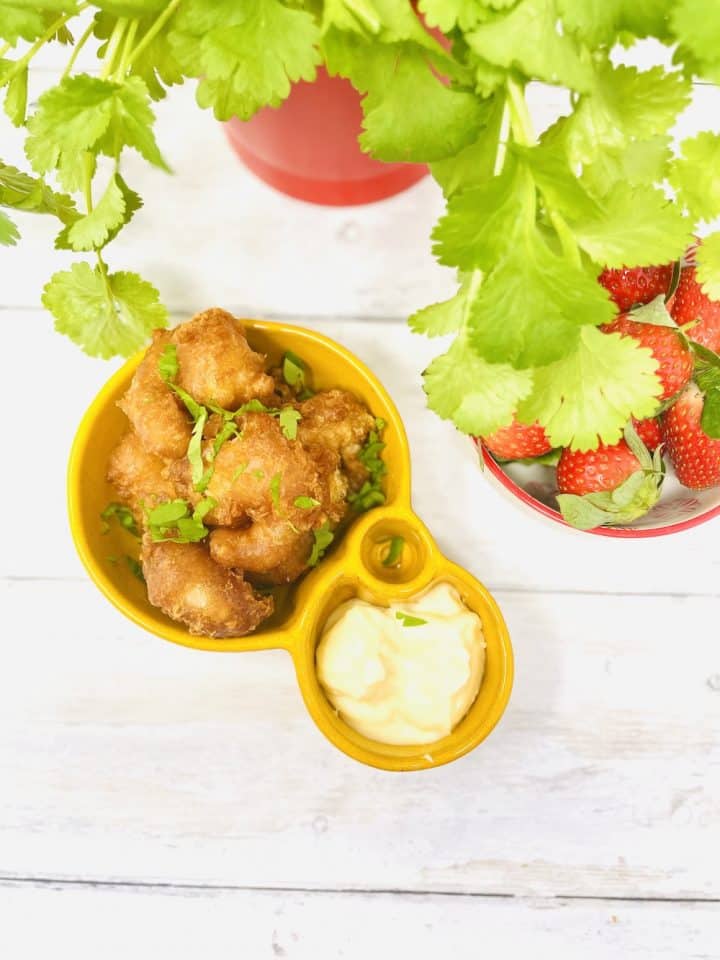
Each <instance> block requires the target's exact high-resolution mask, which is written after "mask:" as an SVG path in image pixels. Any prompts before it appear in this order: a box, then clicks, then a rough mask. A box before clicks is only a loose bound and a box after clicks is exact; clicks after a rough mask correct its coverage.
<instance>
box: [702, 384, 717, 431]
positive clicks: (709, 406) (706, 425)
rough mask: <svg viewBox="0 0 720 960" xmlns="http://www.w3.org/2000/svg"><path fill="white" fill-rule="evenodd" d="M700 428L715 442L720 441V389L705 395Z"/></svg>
mask: <svg viewBox="0 0 720 960" xmlns="http://www.w3.org/2000/svg"><path fill="white" fill-rule="evenodd" d="M700 426H701V427H702V429H703V432H704V433H706V434H707V435H708V437H711V438H712V439H713V440H720V387H715V388H714V389H713V390H709V391H708V392H707V393H706V394H705V401H704V403H703V411H702V416H701V418H700Z"/></svg>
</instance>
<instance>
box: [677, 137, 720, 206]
mask: <svg viewBox="0 0 720 960" xmlns="http://www.w3.org/2000/svg"><path fill="white" fill-rule="evenodd" d="M681 151H682V155H681V156H680V157H678V158H677V159H676V160H675V161H674V162H673V163H672V165H671V168H670V182H671V183H672V185H673V186H674V187H675V189H676V190H677V194H678V199H679V200H680V202H681V203H683V204H684V205H685V206H686V207H687V208H688V209H689V210H690V212H691V213H692V214H693V216H694V217H695V218H696V219H698V220H712V219H714V218H715V217H718V216H720V136H718V135H717V134H715V133H709V132H706V133H700V134H698V136H696V137H693V138H692V139H690V140H684V141H683V143H682V145H681Z"/></svg>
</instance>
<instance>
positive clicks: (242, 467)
mask: <svg viewBox="0 0 720 960" xmlns="http://www.w3.org/2000/svg"><path fill="white" fill-rule="evenodd" d="M249 466H250V464H248V463H241V464H240V466H239V467H238V468H237V470H236V471H235V472H234V473H233V475H232V477H230V483H231V484H233V483H235V481H236V480H237V478H238V477H239V476H241V475H242V474H243V473H245V471H246V470H247V468H248V467H249Z"/></svg>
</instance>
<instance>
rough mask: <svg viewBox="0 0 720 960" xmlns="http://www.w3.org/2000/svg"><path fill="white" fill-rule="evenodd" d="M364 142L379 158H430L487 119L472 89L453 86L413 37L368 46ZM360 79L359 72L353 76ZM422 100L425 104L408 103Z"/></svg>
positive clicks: (469, 138)
mask: <svg viewBox="0 0 720 960" xmlns="http://www.w3.org/2000/svg"><path fill="white" fill-rule="evenodd" d="M368 56H369V58H370V59H369V63H368V64H367V65H366V67H365V69H366V71H367V76H366V79H365V81H364V83H363V85H362V86H361V87H360V89H362V90H365V91H367V95H366V96H365V98H364V99H363V113H364V121H363V130H364V132H363V133H362V135H361V136H360V146H361V147H362V148H363V150H365V151H367V152H368V153H371V154H372V155H373V156H374V157H376V158H377V159H379V160H385V161H391V162H392V161H408V162H418V163H432V162H433V161H437V160H442V159H444V158H445V157H451V156H454V155H455V154H456V153H458V151H459V150H461V149H463V147H466V146H468V144H470V143H472V142H473V141H474V140H475V139H476V137H477V135H478V133H479V131H480V129H481V128H482V126H483V125H484V123H485V120H486V110H485V108H484V107H483V106H482V104H481V103H480V102H479V101H478V99H477V97H476V96H475V95H474V94H473V93H468V92H465V91H462V90H455V89H452V88H450V87H448V86H446V85H445V84H443V83H442V81H441V80H440V79H439V78H438V77H437V75H436V74H435V73H434V72H433V69H432V63H431V61H430V60H429V59H428V56H427V52H426V51H424V50H422V49H421V48H419V47H418V46H415V45H411V44H409V43H404V44H387V45H382V44H379V45H376V46H375V47H374V48H373V49H371V50H369V51H368ZM355 79H357V78H355ZM410 103H418V104H422V110H417V109H408V104H410Z"/></svg>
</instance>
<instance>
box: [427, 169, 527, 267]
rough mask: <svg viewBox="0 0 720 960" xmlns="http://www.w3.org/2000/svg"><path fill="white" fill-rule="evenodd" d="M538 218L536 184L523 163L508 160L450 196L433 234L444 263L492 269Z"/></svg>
mask: <svg viewBox="0 0 720 960" xmlns="http://www.w3.org/2000/svg"><path fill="white" fill-rule="evenodd" d="M534 220H535V190H534V186H533V181H532V178H531V177H530V175H529V173H528V170H527V167H526V165H525V164H523V163H519V162H517V161H515V160H512V159H511V160H509V161H508V162H507V163H506V164H505V168H504V169H503V171H502V173H501V174H500V175H499V176H497V177H492V178H490V179H489V180H488V181H487V182H486V183H484V184H483V185H482V186H479V187H470V188H469V189H467V190H463V191H462V192H461V193H457V194H455V195H454V196H452V197H451V198H450V200H449V201H448V205H447V213H446V214H445V216H444V217H442V218H441V219H440V221H439V222H438V224H437V225H436V227H435V229H434V230H433V233H432V236H433V240H434V244H433V253H434V254H435V256H436V257H437V258H438V260H439V261H440V263H444V264H446V265H447V266H455V267H459V268H460V269H461V270H472V269H473V268H476V267H479V268H481V269H483V270H489V269H491V268H492V267H493V266H494V264H495V263H496V262H497V261H498V260H499V259H500V258H501V257H502V255H503V254H504V253H505V252H506V251H507V250H508V249H509V248H511V247H512V246H513V244H514V243H515V242H516V238H517V235H518V233H519V232H520V230H521V229H523V227H524V226H526V225H528V224H530V223H534Z"/></svg>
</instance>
